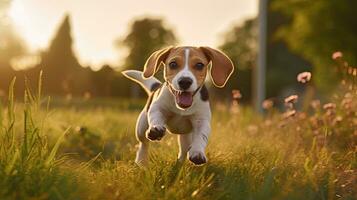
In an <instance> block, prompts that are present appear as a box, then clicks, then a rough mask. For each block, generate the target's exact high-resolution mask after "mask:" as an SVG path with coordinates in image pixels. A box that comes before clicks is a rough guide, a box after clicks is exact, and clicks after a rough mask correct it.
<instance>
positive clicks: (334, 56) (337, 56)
mask: <svg viewBox="0 0 357 200" xmlns="http://www.w3.org/2000/svg"><path fill="white" fill-rule="evenodd" d="M342 56H343V55H342V52H341V51H336V52H334V53H333V54H332V59H334V60H337V59H340V58H342Z"/></svg>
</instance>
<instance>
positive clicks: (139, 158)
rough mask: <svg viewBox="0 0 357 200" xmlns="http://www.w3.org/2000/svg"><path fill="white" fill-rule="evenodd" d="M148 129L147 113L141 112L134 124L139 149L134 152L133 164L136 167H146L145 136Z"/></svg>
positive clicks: (146, 144)
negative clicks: (135, 164)
mask: <svg viewBox="0 0 357 200" xmlns="http://www.w3.org/2000/svg"><path fill="white" fill-rule="evenodd" d="M148 128H149V124H148V119H147V112H146V111H145V110H143V111H142V112H141V113H140V115H139V118H138V120H137V122H136V128H135V133H136V138H137V140H138V141H139V149H138V151H137V152H136V158H135V162H136V163H137V164H138V165H147V164H148V159H149V140H148V139H147V138H146V136H145V132H146V130H147V129H148Z"/></svg>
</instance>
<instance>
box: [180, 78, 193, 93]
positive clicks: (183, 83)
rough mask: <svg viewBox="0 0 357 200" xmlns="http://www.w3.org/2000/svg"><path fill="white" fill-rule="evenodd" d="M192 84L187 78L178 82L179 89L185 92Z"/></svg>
mask: <svg viewBox="0 0 357 200" xmlns="http://www.w3.org/2000/svg"><path fill="white" fill-rule="evenodd" d="M192 83H193V81H192V79H191V78H189V77H182V78H180V80H179V81H178V84H179V86H180V88H181V89H183V90H187V89H188V88H189V87H190V86H191V85H192Z"/></svg>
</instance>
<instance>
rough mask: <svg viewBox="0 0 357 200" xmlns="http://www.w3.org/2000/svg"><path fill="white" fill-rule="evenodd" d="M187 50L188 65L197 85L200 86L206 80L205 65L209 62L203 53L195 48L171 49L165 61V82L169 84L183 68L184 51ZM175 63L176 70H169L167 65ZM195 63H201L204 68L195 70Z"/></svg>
mask: <svg viewBox="0 0 357 200" xmlns="http://www.w3.org/2000/svg"><path fill="white" fill-rule="evenodd" d="M186 48H188V49H189V50H190V51H189V58H188V65H189V69H190V71H191V72H192V73H193V75H194V76H195V77H196V80H197V84H198V85H202V84H203V82H204V81H205V79H206V75H207V65H208V63H209V60H208V59H207V58H206V56H205V54H204V52H203V51H202V50H201V49H200V48H197V47H176V48H172V49H171V51H170V53H169V55H168V56H167V58H166V61H165V65H166V67H165V78H166V80H167V81H169V82H171V81H172V79H173V78H174V77H175V76H176V74H177V73H179V72H180V71H181V70H182V69H183V68H184V67H185V59H186V58H185V49H186ZM172 61H175V62H176V63H177V68H176V69H170V67H169V64H170V63H171V62H172ZM197 63H203V64H204V67H203V69H201V70H198V69H196V67H195V65H196V64H197Z"/></svg>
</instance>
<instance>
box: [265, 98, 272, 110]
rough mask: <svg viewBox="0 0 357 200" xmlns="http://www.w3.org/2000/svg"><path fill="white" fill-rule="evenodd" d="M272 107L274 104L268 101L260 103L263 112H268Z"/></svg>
mask: <svg viewBox="0 0 357 200" xmlns="http://www.w3.org/2000/svg"><path fill="white" fill-rule="evenodd" d="M273 106H274V102H273V101H272V100H270V99H266V100H264V101H263V103H262V107H263V108H264V109H265V110H269V109H270V108H272V107H273Z"/></svg>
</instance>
